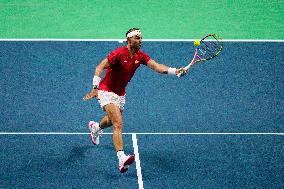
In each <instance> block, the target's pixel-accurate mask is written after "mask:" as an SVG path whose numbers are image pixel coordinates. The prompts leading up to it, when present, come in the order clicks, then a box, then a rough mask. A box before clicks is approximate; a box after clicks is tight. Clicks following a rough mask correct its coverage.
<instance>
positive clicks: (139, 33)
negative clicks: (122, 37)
mask: <svg viewBox="0 0 284 189" xmlns="http://www.w3.org/2000/svg"><path fill="white" fill-rule="evenodd" d="M136 35H142V33H141V31H140V30H133V31H131V32H129V33H128V34H127V38H129V37H133V36H136Z"/></svg>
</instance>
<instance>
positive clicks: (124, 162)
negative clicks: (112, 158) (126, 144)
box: [104, 104, 134, 173]
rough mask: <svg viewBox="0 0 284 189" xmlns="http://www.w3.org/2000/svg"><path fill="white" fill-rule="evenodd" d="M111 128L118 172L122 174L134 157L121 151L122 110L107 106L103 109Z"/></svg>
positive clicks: (114, 106)
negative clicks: (117, 161)
mask: <svg viewBox="0 0 284 189" xmlns="http://www.w3.org/2000/svg"><path fill="white" fill-rule="evenodd" d="M104 109H105V111H106V112H107V115H108V117H109V118H110V120H111V123H112V127H113V143H114V147H115V150H116V152H117V157H118V160H119V171H120V172H121V173H124V172H126V171H127V170H128V167H129V165H131V164H132V163H133V162H134V155H125V154H124V150H123V138H122V130H123V121H122V110H121V109H120V107H118V106H117V105H115V104H108V105H106V106H105V107H104Z"/></svg>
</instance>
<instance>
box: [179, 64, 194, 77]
mask: <svg viewBox="0 0 284 189" xmlns="http://www.w3.org/2000/svg"><path fill="white" fill-rule="evenodd" d="M191 65H192V64H189V65H187V66H186V67H184V70H185V72H187V71H188V69H189V68H190V67H191ZM181 74H182V73H179V74H177V76H178V77H180V76H181Z"/></svg>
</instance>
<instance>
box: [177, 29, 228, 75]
mask: <svg viewBox="0 0 284 189" xmlns="http://www.w3.org/2000/svg"><path fill="white" fill-rule="evenodd" d="M222 49H223V42H222V39H221V38H220V37H219V36H218V35H216V34H208V35H206V36H205V37H203V38H202V39H201V40H200V45H199V46H198V47H197V48H196V49H195V52H194V56H193V59H192V60H191V61H190V62H189V64H188V65H187V66H186V67H184V69H185V72H183V73H179V74H178V75H177V76H178V77H180V76H181V75H182V74H185V73H186V72H187V71H188V70H189V68H190V67H191V66H193V65H194V64H195V63H196V62H202V61H205V60H210V59H212V58H214V57H216V56H218V55H219V54H220V52H221V51H222Z"/></svg>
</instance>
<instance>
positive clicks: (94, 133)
mask: <svg viewBox="0 0 284 189" xmlns="http://www.w3.org/2000/svg"><path fill="white" fill-rule="evenodd" d="M89 129H90V131H91V135H90V138H91V141H92V143H93V144H95V145H98V144H99V143H100V135H101V134H102V132H103V131H102V129H100V127H99V123H97V122H94V121H90V122H89Z"/></svg>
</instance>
